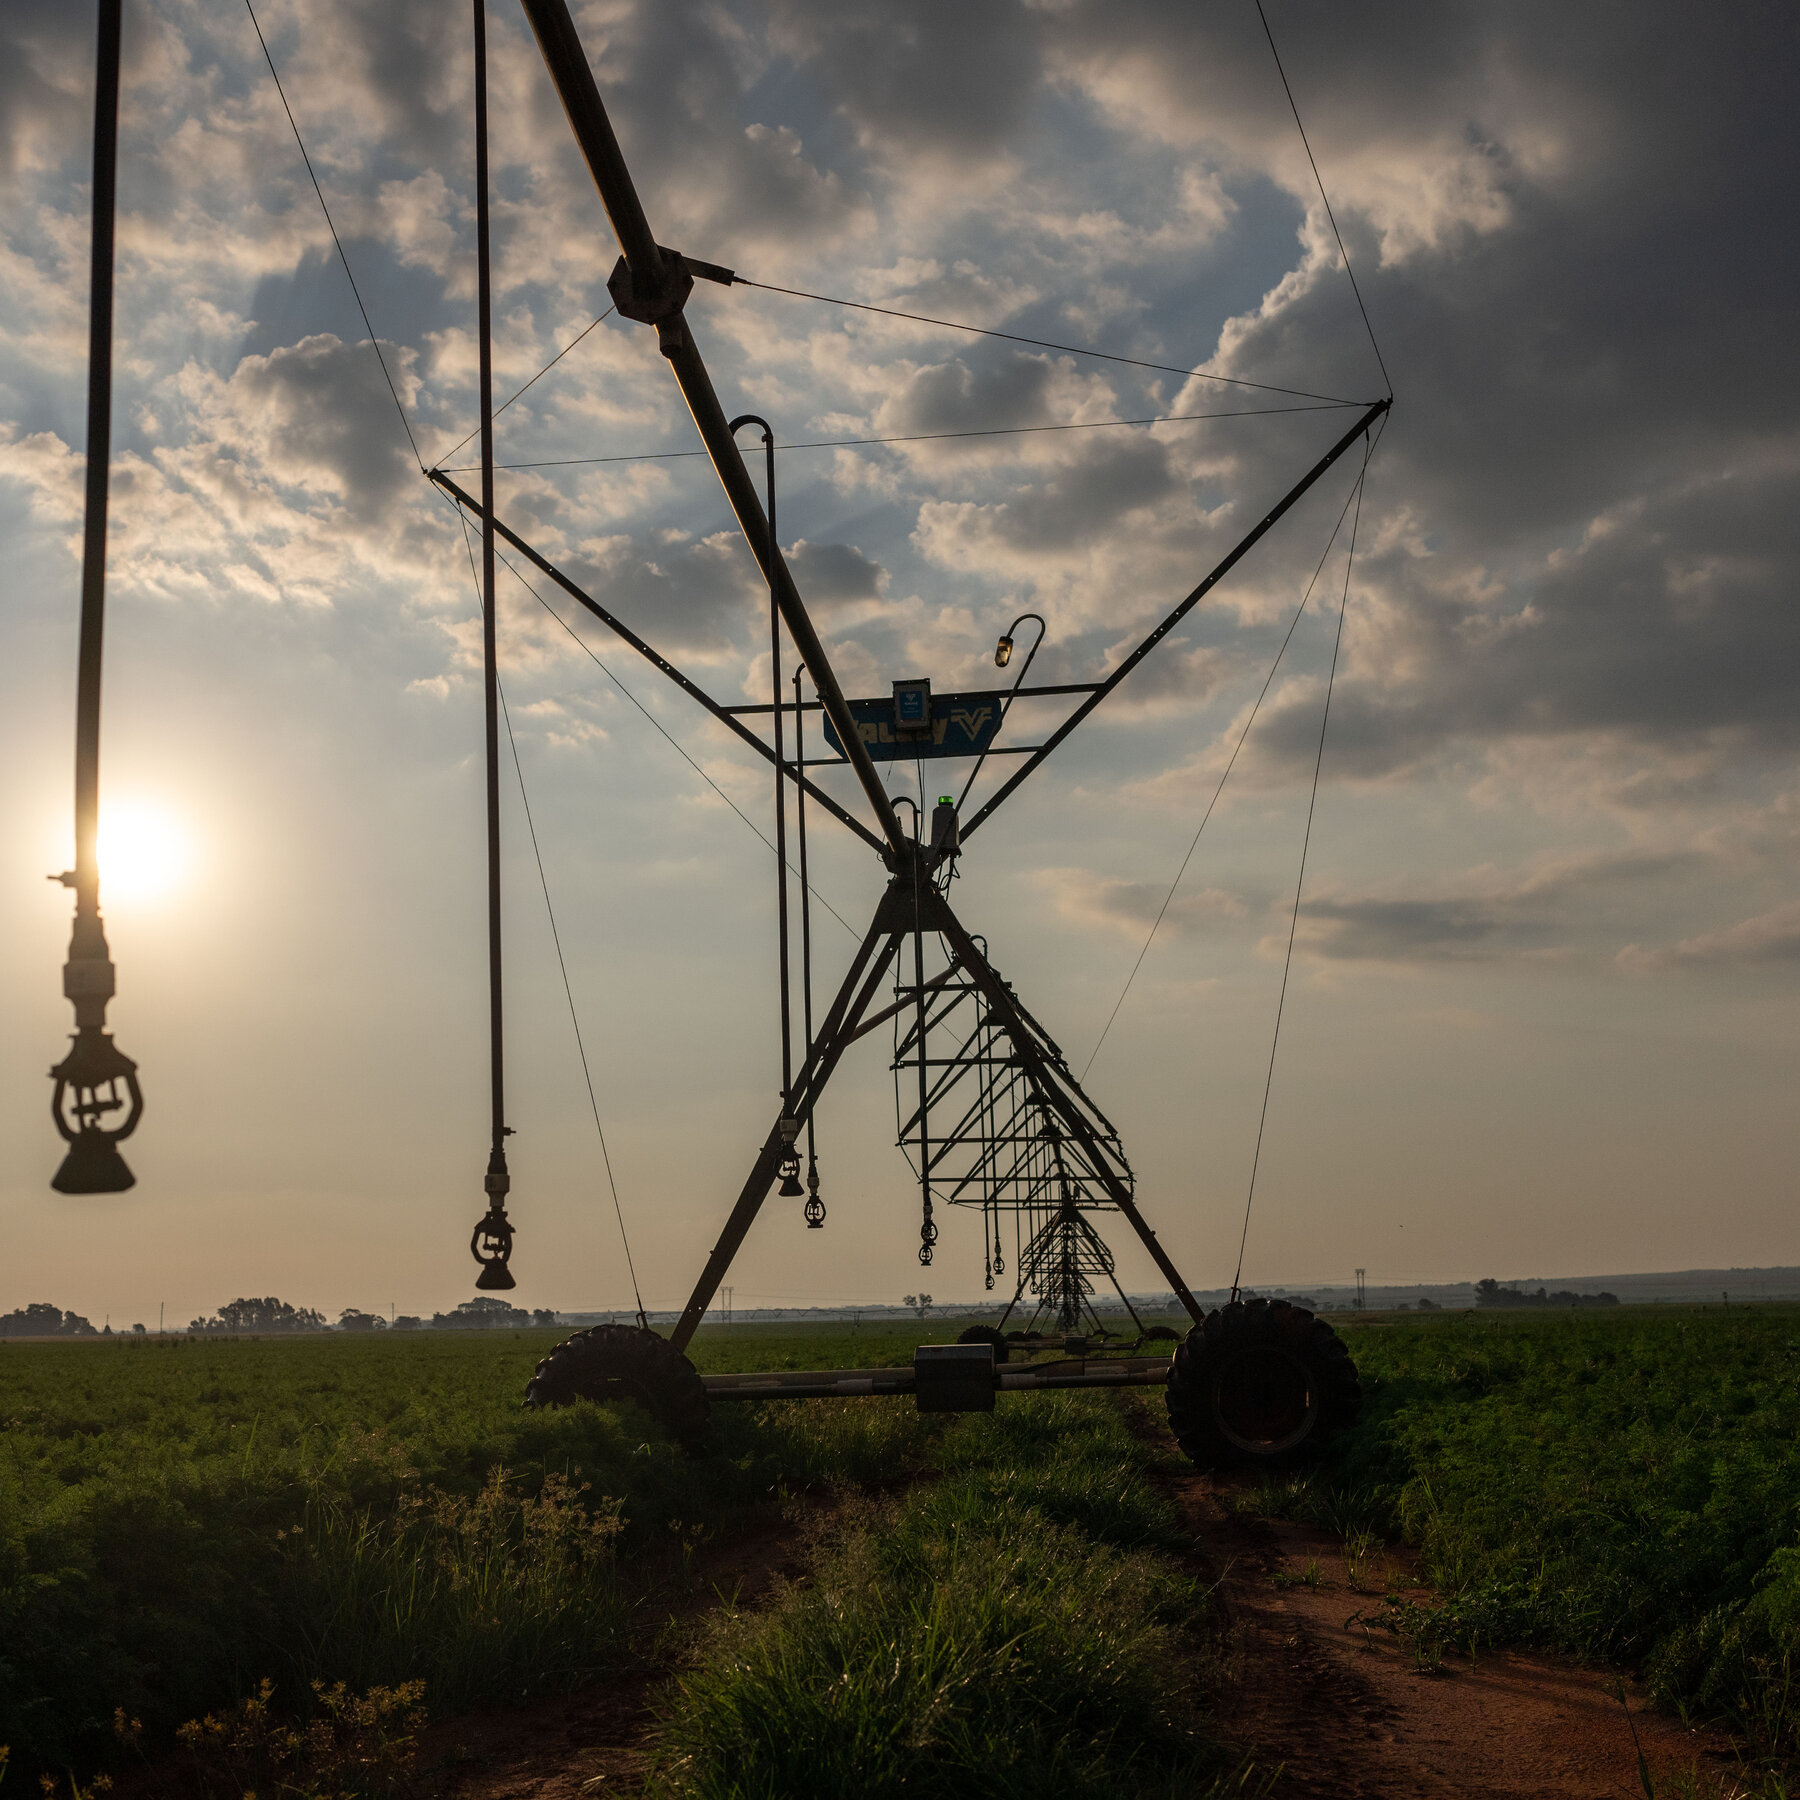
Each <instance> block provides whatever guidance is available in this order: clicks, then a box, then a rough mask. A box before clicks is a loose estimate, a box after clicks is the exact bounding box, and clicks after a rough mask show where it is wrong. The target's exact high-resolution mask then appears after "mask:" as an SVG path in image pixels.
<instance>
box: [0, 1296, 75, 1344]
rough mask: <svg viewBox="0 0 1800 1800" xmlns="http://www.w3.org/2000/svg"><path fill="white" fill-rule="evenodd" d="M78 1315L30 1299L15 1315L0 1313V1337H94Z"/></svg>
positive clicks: (12, 1313) (13, 1313) (47, 1302)
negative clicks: (27, 1304) (28, 1303)
mask: <svg viewBox="0 0 1800 1800" xmlns="http://www.w3.org/2000/svg"><path fill="white" fill-rule="evenodd" d="M99 1335H100V1334H99V1332H97V1331H96V1330H95V1329H94V1328H93V1326H92V1325H90V1324H89V1323H88V1321H87V1320H86V1319H84V1318H83V1317H82V1316H81V1314H80V1313H72V1312H64V1311H63V1309H62V1308H61V1307H60V1306H52V1305H51V1304H50V1303H49V1301H47V1300H34V1301H32V1303H31V1304H30V1305H29V1306H21V1307H20V1308H19V1309H18V1311H17V1312H9V1313H0V1337H98V1336H99Z"/></svg>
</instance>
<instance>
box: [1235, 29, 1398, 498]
mask: <svg viewBox="0 0 1800 1800" xmlns="http://www.w3.org/2000/svg"><path fill="white" fill-rule="evenodd" d="M1256 16H1257V17H1258V18H1259V19H1261V20H1262V28H1263V36H1264V37H1266V38H1267V39H1268V40H1269V54H1270V55H1271V56H1272V57H1274V59H1275V73H1276V74H1277V75H1279V76H1280V77H1281V91H1282V92H1283V93H1284V94H1286V95H1287V103H1288V111H1289V112H1291V113H1292V114H1293V115H1294V125H1295V128H1296V129H1297V130H1298V131H1299V133H1300V144H1301V147H1302V148H1303V149H1304V150H1305V151H1306V160H1307V162H1308V163H1309V164H1311V166H1312V172H1313V180H1314V181H1315V182H1316V183H1317V184H1318V189H1319V198H1320V200H1322V201H1323V202H1324V204H1325V217H1326V218H1327V219H1329V220H1330V221H1331V235H1332V236H1333V237H1334V238H1336V239H1337V247H1338V255H1339V256H1341V257H1342V258H1343V259H1344V273H1345V274H1346V275H1348V276H1349V277H1350V291H1351V293H1353V294H1354V295H1355V296H1356V310H1357V311H1358V312H1359V313H1361V314H1362V322H1363V329H1364V330H1365V331H1366V332H1367V333H1368V334H1369V348H1370V349H1371V350H1373V351H1374V352H1375V361H1376V362H1377V363H1378V364H1379V365H1380V367H1381V379H1382V380H1383V381H1385V382H1386V383H1387V391H1388V398H1389V399H1390V400H1391V399H1393V397H1394V378H1393V377H1392V376H1391V375H1390V374H1389V373H1388V368H1387V359H1386V358H1385V357H1384V356H1383V355H1382V354H1381V345H1380V344H1378V343H1377V342H1376V341H1375V327H1374V325H1373V324H1372V323H1371V322H1370V320H1369V309H1368V308H1367V307H1366V306H1364V305H1363V297H1362V289H1361V288H1360V287H1358V286H1357V282H1356V271H1355V270H1354V269H1353V268H1352V267H1351V266H1350V252H1349V251H1348V250H1346V249H1345V248H1344V234H1343V233H1342V232H1341V231H1339V230H1338V222H1337V214H1336V213H1334V212H1333V211H1332V210H1331V196H1330V195H1329V194H1328V193H1326V192H1325V181H1324V177H1323V176H1321V175H1320V173H1319V165H1318V162H1317V160H1316V159H1315V158H1314V156H1313V153H1312V143H1311V141H1310V140H1309V139H1308V137H1307V135H1306V126H1305V125H1304V124H1303V123H1302V122H1301V119H1300V108H1299V107H1298V106H1296V105H1295V104H1294V90H1293V89H1292V88H1291V87H1289V86H1288V78H1287V70H1286V69H1284V68H1283V67H1282V66H1281V52H1280V51H1279V50H1277V49H1276V48H1275V34H1274V32H1272V31H1271V30H1270V29H1269V15H1268V14H1267V13H1265V12H1264V11H1263V4H1262V0H1256ZM1364 466H1365V467H1367V464H1366V463H1365V465H1364Z"/></svg>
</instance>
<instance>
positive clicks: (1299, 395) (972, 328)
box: [732, 274, 1386, 406]
mask: <svg viewBox="0 0 1800 1800" xmlns="http://www.w3.org/2000/svg"><path fill="white" fill-rule="evenodd" d="M732 282H733V285H734V286H737V287H753V288H761V289H762V290H763V292H764V293H766V294H787V295H790V296H791V297H792V298H794V299H796V300H819V301H823V302H824V304H825V305H827V306H844V307H849V308H850V309H851V310H853V311H855V312H866V313H880V314H881V315H882V317H883V318H887V319H908V320H910V321H911V322H912V323H913V324H915V325H940V326H942V327H943V328H944V330H946V331H966V332H969V333H970V334H971V335H972V336H975V337H991V338H1004V339H1005V340H1006V341H1007V342H1008V343H1009V344H1030V345H1031V346H1032V347H1033V348H1034V349H1038V350H1057V351H1061V352H1062V353H1063V354H1064V355H1067V356H1091V357H1095V358H1097V359H1098V360H1099V361H1101V362H1113V363H1124V364H1126V365H1127V366H1128V367H1130V368H1133V369H1153V370H1155V371H1156V373H1158V374H1159V375H1179V376H1181V378H1182V379H1183V380H1184V381H1218V382H1224V383H1226V384H1227V385H1228V386H1231V387H1242V388H1256V389H1258V390H1260V391H1261V392H1263V393H1265V394H1292V395H1293V396H1294V397H1295V398H1296V399H1300V400H1329V401H1332V402H1334V403H1335V404H1336V405H1339V406H1355V405H1358V404H1359V402H1357V401H1354V400H1345V399H1342V398H1341V397H1340V396H1339V395H1336V394H1315V393H1313V392H1311V391H1310V390H1309V389H1307V388H1290V387H1277V386H1275V384H1274V383H1273V382H1268V381H1249V380H1246V379H1245V378H1244V377H1243V376H1241V375H1211V374H1208V373H1207V372H1206V371H1205V370H1204V369H1196V368H1191V367H1190V368H1185V369H1184V368H1178V367H1177V366H1176V365H1175V364H1173V363H1157V362H1145V361H1144V360H1143V359H1142V358H1141V357H1136V356H1120V355H1117V354H1116V353H1115V352H1113V351H1111V350H1089V349H1085V348H1084V347H1083V346H1081V345H1080V344H1055V343H1052V342H1050V340H1049V339H1048V338H1034V337H1022V336H1021V335H1020V334H1019V333H1018V332H1016V331H996V330H994V329H993V328H992V327H991V326H987V325H964V324H962V323H961V322H960V321H958V320H956V319H934V318H932V317H930V316H929V315H928V314H925V313H909V312H901V311H900V310H899V309H898V308H897V307H892V306H872V305H870V304H869V303H868V302H867V301H866V300H842V299H839V298H838V297H837V296H836V295H835V294H809V293H808V292H807V291H806V290H805V289H804V288H787V287H776V286H775V285H774V284H773V283H771V282H767V281H752V280H751V279H750V277H749V276H748V275H735V274H734V275H733V277H732ZM1383 373H1384V374H1385V373H1386V371H1385V370H1384V371H1383Z"/></svg>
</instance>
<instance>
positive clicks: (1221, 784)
mask: <svg viewBox="0 0 1800 1800" xmlns="http://www.w3.org/2000/svg"><path fill="white" fill-rule="evenodd" d="M1361 486H1362V478H1361V476H1358V477H1357V483H1356V485H1355V486H1353V487H1352V488H1351V490H1350V492H1349V493H1348V494H1346V495H1345V496H1344V504H1343V506H1342V507H1341V508H1340V509H1339V511H1338V516H1337V523H1336V524H1335V525H1333V526H1332V528H1331V536H1330V537H1329V538H1327V539H1326V541H1325V549H1324V551H1323V553H1322V554H1321V555H1320V557H1319V561H1318V565H1317V567H1315V568H1314V570H1313V572H1312V580H1311V581H1309V582H1307V584H1306V592H1305V593H1304V594H1302V595H1301V596H1300V604H1299V605H1298V606H1297V607H1296V608H1295V609H1294V616H1293V618H1291V619H1290V620H1289V621H1288V628H1287V635H1286V636H1285V637H1284V638H1283V639H1282V640H1281V648H1280V649H1279V650H1277V651H1276V652H1275V660H1274V661H1273V662H1272V663H1270V664H1269V672H1268V674H1267V675H1266V676H1264V677H1263V684H1262V689H1261V691H1260V692H1259V693H1258V694H1257V696H1256V704H1255V705H1254V706H1253V707H1251V709H1250V716H1249V718H1247V719H1246V720H1245V721H1244V728H1243V730H1242V731H1240V732H1239V733H1238V737H1237V742H1236V743H1235V744H1233V745H1232V747H1231V760H1230V761H1229V762H1227V763H1226V765H1225V772H1224V774H1222V775H1221V776H1220V777H1219V781H1218V785H1217V786H1216V787H1215V788H1214V789H1213V791H1212V798H1211V799H1210V800H1209V801H1207V803H1206V811H1205V812H1204V813H1203V814H1201V817H1200V825H1199V829H1198V830H1196V831H1195V833H1194V839H1193V842H1192V843H1190V844H1189V845H1188V847H1187V855H1186V856H1184V857H1183V858H1182V859H1181V867H1180V868H1179V869H1177V870H1176V871H1175V879H1174V880H1173V881H1171V882H1170V883H1169V891H1168V892H1167V893H1166V894H1165V895H1163V903H1162V905H1161V906H1159V907H1158V908H1157V910H1156V921H1155V923H1154V924H1153V925H1152V926H1151V927H1150V935H1149V936H1148V937H1146V938H1145V939H1144V947H1143V949H1141V950H1140V951H1139V952H1138V954H1137V961H1136V962H1134V963H1133V964H1132V965H1131V973H1130V974H1129V975H1127V976H1126V977H1125V985H1124V987H1123V988H1121V989H1120V990H1119V997H1118V999H1117V1000H1115V1001H1114V1002H1113V1009H1112V1011H1111V1012H1110V1013H1108V1014H1107V1015H1106V1024H1105V1026H1104V1027H1103V1028H1102V1030H1101V1032H1100V1036H1099V1037H1098V1038H1097V1039H1096V1040H1095V1042H1094V1047H1093V1049H1092V1050H1090V1051H1089V1052H1088V1059H1087V1061H1086V1062H1085V1063H1083V1064H1082V1065H1081V1079H1082V1080H1083V1081H1086V1080H1087V1075H1088V1070H1089V1069H1091V1068H1092V1067H1093V1066H1094V1058H1095V1057H1097V1056H1098V1055H1099V1054H1100V1046H1101V1045H1102V1044H1104V1043H1105V1042H1106V1038H1107V1033H1108V1032H1110V1031H1111V1030H1112V1028H1113V1024H1114V1022H1115V1021H1116V1020H1117V1018H1118V1016H1119V1009H1120V1008H1121V1007H1122V1006H1123V1005H1124V1004H1125V996H1126V995H1127V994H1129V993H1130V992H1131V984H1132V983H1133V982H1134V981H1136V980H1137V977H1138V970H1139V969H1141V968H1142V967H1143V966H1144V958H1145V957H1146V956H1148V955H1149V954H1150V946H1151V945H1152V944H1153V943H1154V942H1155V941H1156V934H1157V932H1158V931H1159V930H1161V929H1162V922H1163V919H1164V917H1165V916H1166V915H1167V913H1168V910H1169V907H1170V905H1171V904H1172V903H1173V901H1174V899H1175V890H1176V889H1177V888H1178V887H1180V886H1181V878H1182V876H1184V875H1185V874H1186V873H1187V868H1188V864H1189V863H1190V862H1192V861H1193V860H1194V852H1195V851H1196V850H1198V849H1199V848H1200V834H1201V832H1204V831H1205V830H1206V822H1207V820H1208V819H1210V818H1211V817H1212V816H1213V808H1214V807H1215V806H1217V805H1218V804H1219V796H1220V795H1221V794H1222V793H1224V791H1225V783H1226V782H1227V781H1229V780H1230V779H1231V771H1232V770H1233V769H1234V768H1236V767H1237V759H1238V752H1239V751H1240V750H1242V749H1243V747H1244V740H1245V739H1246V738H1247V737H1249V735H1250V727H1251V726H1252V725H1254V724H1255V723H1256V715H1257V714H1258V713H1259V712H1261V711H1262V703H1263V702H1264V701H1265V700H1266V699H1267V698H1268V697H1269V686H1270V684H1271V683H1272V682H1273V681H1274V679H1275V671H1276V670H1277V669H1279V668H1280V667H1281V659H1282V658H1283V657H1284V656H1285V655H1287V647H1288V645H1289V644H1290V643H1292V642H1293V638H1294V631H1295V628H1296V627H1297V626H1298V625H1299V623H1300V621H1301V619H1302V618H1303V617H1304V616H1305V613H1306V607H1307V602H1308V601H1310V600H1311V599H1312V596H1313V588H1314V586H1315V585H1316V584H1317V582H1318V579H1319V576H1320V574H1321V572H1322V571H1323V570H1324V567H1325V563H1326V559H1327V558H1328V557H1329V556H1330V555H1331V551H1332V546H1333V545H1335V544H1336V543H1337V541H1338V533H1339V532H1340V531H1342V530H1343V528H1344V515H1345V514H1346V513H1347V512H1349V510H1350V503H1351V501H1353V500H1354V499H1355V498H1356V497H1357V495H1358V494H1359V493H1360V492H1361Z"/></svg>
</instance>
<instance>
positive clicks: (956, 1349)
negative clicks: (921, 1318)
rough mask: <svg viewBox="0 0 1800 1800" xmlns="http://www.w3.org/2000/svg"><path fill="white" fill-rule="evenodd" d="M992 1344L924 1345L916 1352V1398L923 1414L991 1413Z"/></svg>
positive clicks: (992, 1398)
mask: <svg viewBox="0 0 1800 1800" xmlns="http://www.w3.org/2000/svg"><path fill="white" fill-rule="evenodd" d="M994 1386H995V1383H994V1346H993V1345H992V1344H921V1345H920V1346H919V1347H918V1349H916V1350H915V1351H914V1352H913V1400H914V1401H915V1402H916V1404H917V1405H918V1409H919V1411H920V1412H922V1413H928V1412H992V1411H993V1410H994Z"/></svg>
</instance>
